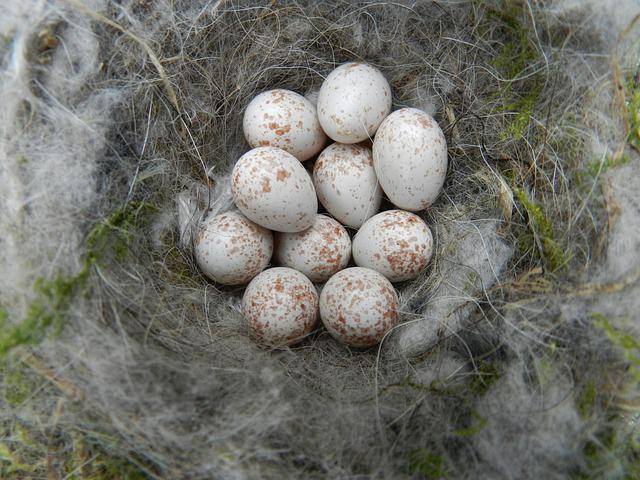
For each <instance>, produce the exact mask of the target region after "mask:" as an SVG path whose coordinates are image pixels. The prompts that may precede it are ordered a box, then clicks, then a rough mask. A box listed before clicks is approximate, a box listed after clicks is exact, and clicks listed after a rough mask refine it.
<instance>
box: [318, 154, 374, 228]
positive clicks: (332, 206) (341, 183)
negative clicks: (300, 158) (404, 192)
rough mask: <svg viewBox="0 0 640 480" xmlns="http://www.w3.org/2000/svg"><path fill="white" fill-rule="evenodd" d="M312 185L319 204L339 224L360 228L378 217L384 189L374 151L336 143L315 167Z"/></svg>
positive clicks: (321, 156) (322, 155)
mask: <svg viewBox="0 0 640 480" xmlns="http://www.w3.org/2000/svg"><path fill="white" fill-rule="evenodd" d="M313 184H314V186H315V188H316V193H317V194H318V198H319V199H320V203H322V205H324V208H326V209H327V211H328V212H329V213H330V214H331V215H332V216H333V217H334V218H335V219H336V220H338V221H339V222H340V223H342V224H344V225H347V226H349V227H353V228H358V227H360V225H362V224H363V223H364V222H365V220H367V218H369V217H372V216H373V215H375V214H376V212H377V211H378V209H379V208H380V202H381V201H382V189H381V188H380V185H379V184H378V179H377V177H376V173H375V171H374V169H373V157H372V155H371V149H369V148H368V147H365V146H364V145H360V144H358V145H346V144H344V143H334V144H332V145H329V146H328V147H327V148H325V149H324V150H323V151H322V153H321V154H320V155H319V156H318V159H317V160H316V163H315V165H314V166H313Z"/></svg>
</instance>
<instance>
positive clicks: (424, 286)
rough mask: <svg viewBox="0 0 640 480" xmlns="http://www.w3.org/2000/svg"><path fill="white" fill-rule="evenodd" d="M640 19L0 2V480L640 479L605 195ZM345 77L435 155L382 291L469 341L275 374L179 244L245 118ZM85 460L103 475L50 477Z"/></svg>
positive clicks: (335, 349) (186, 1)
mask: <svg viewBox="0 0 640 480" xmlns="http://www.w3.org/2000/svg"><path fill="white" fill-rule="evenodd" d="M603 4H606V5H603ZM612 11H613V12H614V13H613V14H610V12H612ZM639 11H640V7H638V4H637V2H634V1H633V0H626V1H619V2H615V1H611V2H599V1H596V0H594V1H577V0H564V1H563V0H553V1H551V0H550V1H534V0H513V1H506V0H505V1H502V0H477V1H467V0H455V1H453V0H438V1H435V0H434V1H429V0H420V1H416V2H403V1H400V2H358V3H351V2H346V1H332V2H304V1H296V2H286V3H282V4H280V3H278V2H261V3H260V4H258V5H256V4H251V3H250V2H236V1H223V0H218V1H213V0H196V1H191V0H156V1H148V0H120V1H116V0H50V1H45V0H24V1H12V0H4V1H2V0H0V54H1V57H0V98H1V101H0V136H1V137H0V226H1V230H0V231H1V232H2V234H1V235H0V273H1V275H0V308H1V309H0V322H1V323H2V325H0V329H1V332H0V353H1V354H2V370H1V372H2V375H3V377H4V380H3V388H2V397H0V408H1V411H2V413H1V414H0V419H1V425H2V429H3V431H4V434H5V435H4V440H3V441H2V444H1V445H2V450H0V452H1V454H0V462H2V463H1V464H0V468H2V469H3V470H0V472H1V473H2V475H5V476H6V477H7V478H27V477H29V476H30V475H33V476H34V478H35V477H36V476H37V475H40V477H38V478H41V477H42V476H44V475H50V476H49V478H71V477H69V475H79V478H84V477H82V476H81V475H82V472H83V471H86V470H87V469H89V468H90V467H91V462H96V461H97V460H96V459H101V460H100V461H101V462H103V466H101V467H100V468H101V469H102V470H100V471H102V474H104V477H103V478H125V477H127V476H131V478H134V477H133V476H132V475H134V474H133V473H131V472H132V471H135V472H136V473H135V475H142V476H143V477H149V478H166V479H210V478H216V479H217V478H220V479H244V478H249V479H253V478H256V479H257V478H274V479H280V478H354V479H355V478H362V479H364V478H393V479H396V478H444V477H446V478H469V479H475V478H505V479H516V478H536V479H537V478H545V479H555V478H569V477H574V478H603V477H607V478H636V477H632V476H633V475H639V471H640V470H639V467H638V455H639V452H638V450H637V432H636V431H635V430H634V429H635V428H636V427H635V425H636V424H637V413H636V412H637V411H638V390H637V380H638V378H640V374H638V364H637V353H638V351H637V350H634V348H636V349H637V345H638V344H637V342H636V343H635V344H634V337H633V336H634V335H637V334H638V331H639V330H640V327H638V322H637V320H638V313H637V312H638V309H637V308H636V306H638V305H637V304H638V300H637V298H639V297H640V295H638V292H637V288H636V287H637V280H638V278H639V277H638V275H637V272H638V271H640V270H639V269H640V259H638V249H637V247H638V241H637V240H633V239H637V238H638V235H636V233H637V231H638V230H637V228H636V229H635V230H633V229H632V230H629V229H628V228H630V227H633V226H634V225H635V226H636V227H637V224H638V222H639V219H638V217H637V216H636V215H635V214H634V213H633V212H637V199H636V200H635V203H634V201H633V199H632V198H631V200H629V202H627V203H625V202H624V198H625V197H624V195H623V194H624V191H625V188H624V186H625V185H626V184H625V183H624V182H626V181H630V180H629V179H633V178H635V179H637V178H638V177H639V173H640V171H639V169H638V167H637V165H638V155H637V150H636V149H634V146H633V142H632V141H631V140H630V139H632V138H634V137H633V132H632V131H630V130H629V128H630V126H629V123H630V121H631V124H632V125H633V122H632V120H633V119H632V120H629V118H631V117H629V116H628V112H627V107H628V106H629V105H630V100H628V98H631V96H632V95H633V91H632V90H633V88H636V89H637V92H636V95H638V98H639V99H640V87H638V85H637V83H638V81H640V80H636V83H635V84H634V81H633V78H634V72H635V71H636V70H635V69H636V68H637V64H638V32H639V29H638V25H637V24H638V21H637V18H636V19H635V20H634V15H637V14H638V13H639ZM354 60H355V61H366V62H369V63H371V64H373V65H375V66H376V67H378V68H379V69H380V70H381V71H382V72H383V73H384V74H385V76H386V77H387V78H388V80H389V82H390V84H391V86H392V89H393V93H394V108H401V107H404V106H412V107H417V108H421V109H424V110H425V111H427V112H429V113H430V114H432V115H434V116H435V118H436V119H437V120H438V122H439V123H440V125H441V126H442V128H443V130H444V132H445V135H446V137H447V142H448V147H449V171H448V176H447V180H446V184H445V187H444V191H443V193H442V194H441V196H440V197H439V199H438V201H437V202H436V204H435V205H433V206H432V207H431V208H429V209H428V210H427V211H425V212H422V213H421V215H422V216H423V217H424V218H425V220H426V221H427V222H428V223H429V224H430V225H432V227H433V231H434V233H435V240H436V255H435V257H434V259H433V261H432V264H431V265H430V267H429V269H428V270H427V272H425V273H424V274H423V275H422V276H421V277H420V278H418V279H417V280H415V281H413V282H408V283H405V284H399V285H397V287H398V291H399V294H400V298H401V304H402V311H401V317H402V318H401V319H402V321H403V322H406V323H405V325H420V322H427V321H431V320H430V318H429V316H428V313H429V310H430V305H431V304H430V302H432V301H433V296H434V295H437V292H443V291H444V292H447V293H446V295H447V296H448V298H449V299H451V298H454V299H457V297H459V300H460V303H456V302H454V303H455V307H452V308H456V309H457V308H458V306H460V305H462V304H463V303H464V305H465V309H464V315H462V314H460V313H459V312H458V313H456V315H455V318H456V322H457V323H456V324H455V327H454V326H453V324H449V327H448V329H447V331H446V334H443V335H441V336H439V337H438V339H437V342H436V343H435V344H434V345H433V346H429V348H426V349H425V350H426V351H424V352H421V354H420V355H419V356H408V355H406V352H404V351H403V350H402V349H401V348H400V347H399V346H398V345H399V344H398V342H396V341H395V340H396V339H395V337H396V336H397V335H398V334H401V333H402V331H403V328H404V327H403V326H399V327H397V328H396V329H395V330H394V331H393V332H391V334H390V335H389V336H388V337H387V338H385V340H384V342H383V343H382V345H381V346H380V348H373V349H370V350H367V351H359V350H353V349H349V348H347V347H345V346H342V345H340V344H338V343H337V342H335V341H334V340H333V339H331V338H330V337H329V335H328V334H327V333H326V331H324V330H323V329H322V328H321V327H319V328H318V329H317V331H316V332H314V333H313V335H311V336H310V337H309V338H307V339H305V340H304V341H303V342H302V343H300V344H299V345H297V346H295V347H292V348H287V349H283V350H276V351H267V350H264V349H261V348H259V347H258V346H256V345H255V344H254V343H252V342H251V340H250V339H249V338H248V336H247V332H246V329H245V326H244V324H243V320H242V318H241V315H240V312H239V302H240V299H241V296H242V289H240V288H227V287H220V286H218V285H214V284H213V283H211V282H209V281H208V280H207V279H206V278H204V277H203V275H202V274H201V273H200V272H199V270H198V268H197V266H196V264H195V262H194V259H193V255H192V251H191V238H192V235H191V232H192V231H193V229H195V228H197V226H198V221H199V220H200V219H201V218H202V216H203V215H204V214H205V213H206V212H207V211H209V212H217V211H223V210H225V209H228V208H230V207H231V202H230V196H229V190H228V185H227V180H228V175H229V172H230V169H231V168H232V166H233V164H234V162H235V161H236V160H237V159H238V158H239V156H240V155H241V154H242V153H244V152H245V151H246V150H247V149H248V145H247V144H246V142H245V140H244V138H243V134H242V114H243V111H244V108H245V107H246V105H247V104H248V102H249V101H250V100H251V98H252V97H253V96H255V95H256V94H257V93H259V92H262V91H264V90H268V89H272V88H288V89H291V90H294V91H297V92H299V93H301V94H304V95H307V96H309V98H314V95H316V94H317V90H318V88H319V87H320V85H321V83H322V80H323V78H324V76H326V75H327V74H328V72H330V71H331V70H332V69H333V68H335V67H336V66H337V65H339V64H341V63H344V62H347V61H354ZM629 79H630V80H629ZM634 85H635V86H634ZM638 105H640V100H638ZM638 125H640V121H638ZM637 134H638V136H639V137H640V132H638V133H637ZM636 148H638V147H637V146H636ZM618 169H626V170H624V172H625V173H624V174H621V175H617V176H616V174H615V172H616V171H617V170H618ZM619 171H622V170H619ZM612 172H614V173H612ZM616 178H617V180H616ZM616 182H617V183H616ZM616 185H617V186H621V187H620V189H618V190H616V188H617V187H616ZM635 185H638V182H637V181H636V183H635ZM618 191H621V192H622V193H620V195H621V196H616V195H617V194H616V192H618ZM635 191H636V192H637V190H635ZM614 197H615V198H614ZM616 199H617V200H616ZM634 205H636V206H634ZM388 207H389V205H386V207H385V208H388ZM634 208H635V209H636V210H633V209H634ZM616 209H617V210H616ZM626 212H631V213H626ZM624 215H626V216H624ZM617 218H624V219H625V221H624V222H623V223H624V226H625V228H627V230H626V232H627V233H626V234H624V235H626V236H623V237H615V238H623V243H620V245H624V248H620V249H618V250H616V252H617V253H616V254H615V255H613V254H612V253H611V252H612V250H611V248H610V245H613V244H615V245H617V243H615V241H617V240H615V238H614V235H617V234H620V235H623V234H622V233H619V232H620V230H616V228H618V227H617V226H616V225H617V224H616V221H615V220H616V219H617ZM456 225H463V226H464V225H466V226H471V227H469V228H471V229H475V230H474V231H478V232H481V234H480V239H481V240H480V241H479V243H483V242H482V236H485V235H489V233H486V234H485V233H484V232H493V233H491V234H492V235H495V236H496V237H495V238H493V237H492V239H487V244H489V243H491V242H493V243H495V242H497V241H499V242H500V245H504V246H505V247H504V248H503V249H502V251H503V252H508V255H506V254H504V255H503V257H504V258H502V259H501V263H500V266H501V268H498V267H496V266H495V265H494V264H492V259H491V258H488V259H487V261H486V262H475V263H473V262H471V263H468V264H467V263H465V264H464V265H462V267H465V265H466V266H467V269H468V270H469V273H468V275H461V274H460V273H459V271H458V273H456V274H454V275H449V274H448V272H450V270H451V268H453V267H452V265H454V264H456V261H455V260H454V259H453V254H452V253H451V252H453V251H456V245H457V242H462V241H463V239H461V238H456V235H448V236H446V235H445V233H446V232H450V231H452V230H451V229H452V228H453V227H455V226H456ZM478 225H480V226H481V228H477V227H476V226H478ZM483 225H484V226H485V227H486V225H495V226H496V227H495V228H493V230H491V229H489V228H485V227H482V226H483ZM465 228H466V227H465ZM620 228H622V227H620ZM442 232H445V233H442ZM616 232H618V233H616ZM629 232H632V233H629ZM633 232H635V233H633ZM614 240H615V241H614ZM612 242H613V243H612ZM625 242H626V243H625ZM633 242H635V243H633ZM616 248H617V247H616ZM478 249H479V250H481V248H480V247H478ZM462 250H464V251H465V252H468V251H469V250H471V252H473V248H469V245H468V244H467V245H466V246H465V247H464V249H462ZM614 257H615V258H614ZM612 258H613V259H614V260H615V262H617V263H616V265H622V266H623V267H624V268H626V270H625V271H624V272H622V271H619V270H615V268H614V266H613V264H611V263H609V262H610V261H613V260H612ZM496 261H497V260H496ZM458 263H459V262H458ZM476 263H480V264H483V265H484V264H486V265H488V266H485V268H491V269H492V270H491V277H492V278H493V280H492V285H491V286H490V287H489V286H487V285H485V284H484V282H480V283H481V284H478V283H477V282H476V279H477V278H481V279H482V278H486V276H485V275H484V273H482V272H475V273H474V271H473V269H471V268H469V267H468V265H475V264H476ZM454 266H455V265H454ZM616 268H617V267H616ZM634 275H635V276H634ZM466 277H468V278H469V282H470V283H471V284H475V287H474V288H470V289H466V287H465V285H461V284H458V283H459V282H460V281H461V280H460V279H461V278H463V279H464V278H466ZM450 278H454V279H456V280H455V284H453V285H447V287H446V288H443V287H442V285H443V283H446V281H447V279H450ZM634 289H635V290H634ZM434 292H435V293H434ZM609 295H614V296H615V297H610V296H609ZM632 299H633V301H632ZM627 307H628V308H627ZM438 312H439V313H440V312H441V310H438ZM443 315H444V314H443ZM447 319H448V317H447V318H439V319H438V321H441V322H443V323H444V324H445V325H447ZM634 319H635V322H634V321H633V320H634ZM634 355H636V356H635V357H634ZM634 359H636V360H634ZM634 362H635V363H634ZM16 372H21V373H20V375H21V377H20V378H22V379H23V380H24V382H26V383H27V386H26V387H24V386H23V385H21V384H19V383H16V380H15V378H16V375H17V373H16ZM22 388H26V389H27V391H26V392H23V390H20V389H22ZM20 392H23V393H24V394H20V395H18V393H20ZM634 422H635V423H634ZM16 432H22V433H16ZM25 432H30V433H25ZM634 435H635V438H636V440H634ZM78 438H82V441H83V442H84V444H85V445H88V447H85V448H88V449H89V451H91V452H93V453H92V454H91V455H89V454H87V455H85V456H84V457H82V462H80V463H76V464H73V465H72V468H69V461H68V458H70V456H72V455H74V454H75V453H76V451H77V449H78V448H79V447H77V445H78V443H77V442H78ZM634 441H636V443H635V444H634V443H633V442H634ZM634 445H635V446H634ZM105 456H106V458H117V459H122V461H123V462H124V463H123V464H119V465H129V466H127V467H126V472H129V473H126V472H125V471H124V470H113V468H115V467H107V466H104V462H106V460H104V458H105ZM52 459H53V460H52ZM130 465H134V467H135V468H134V469H133V470H131V467H130ZM118 468H120V467H118ZM121 468H122V469H124V468H125V467H124V466H123V467H121ZM52 472H53V473H52ZM109 472H110V473H109ZM123 472H125V473H123ZM87 478H89V477H87ZM90 478H94V477H90ZM135 478H139V477H135Z"/></svg>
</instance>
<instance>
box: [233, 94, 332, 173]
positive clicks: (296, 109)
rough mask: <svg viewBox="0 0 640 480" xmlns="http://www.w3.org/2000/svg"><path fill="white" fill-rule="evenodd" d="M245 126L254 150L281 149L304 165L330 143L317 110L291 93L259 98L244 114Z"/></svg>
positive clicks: (245, 133) (248, 139)
mask: <svg viewBox="0 0 640 480" xmlns="http://www.w3.org/2000/svg"><path fill="white" fill-rule="evenodd" d="M242 126H243V129H244V137H245V138H246V139H247V142H248V143H249V145H251V147H253V148H255V147H265V146H272V147H278V148H281V149H283V150H285V151H287V152H289V153H290V154H292V155H293V156H294V157H296V158H297V159H298V160H300V161H301V162H303V161H305V160H307V159H309V158H311V157H312V156H314V155H316V154H317V153H318V152H319V151H320V150H322V147H323V146H324V144H325V143H326V141H327V137H326V135H325V134H324V131H323V130H322V127H321V126H320V122H319V121H318V117H317V115H316V107H315V106H314V105H313V103H311V102H310V101H309V100H307V99H306V98H304V97H303V96H302V95H298V94H297V93H295V92H292V91H291V90H282V89H277V90H269V91H268V92H263V93H261V94H260V95H258V96H256V97H255V98H254V99H253V100H251V103H249V105H248V106H247V109H246V110H245V112H244V119H243V122H242Z"/></svg>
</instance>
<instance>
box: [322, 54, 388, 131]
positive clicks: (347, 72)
mask: <svg viewBox="0 0 640 480" xmlns="http://www.w3.org/2000/svg"><path fill="white" fill-rule="evenodd" d="M390 111H391V87H390V86H389V82H387V79H386V78H384V76H383V75H382V73H381V72H380V71H379V70H378V69H377V68H375V67H372V66H371V65H367V64H366V63H345V64H344V65H340V66H339V67H338V68H336V69H335V70H333V71H332V72H331V73H330V74H329V75H328V76H327V78H326V79H325V80H324V82H323V83H322V86H321V87H320V93H319V94H318V119H319V120H320V125H322V128H323V130H324V131H325V133H326V134H327V135H329V137H331V138H332V139H333V140H335V141H336V142H341V143H357V142H361V141H363V140H365V139H367V138H371V137H373V135H374V134H375V133H376V130H377V129H378V127H379V126H380V122H382V120H383V119H384V118H385V117H386V116H387V115H389V112H390Z"/></svg>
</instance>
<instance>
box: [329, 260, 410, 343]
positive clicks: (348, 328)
mask: <svg viewBox="0 0 640 480" xmlns="http://www.w3.org/2000/svg"><path fill="white" fill-rule="evenodd" d="M320 318H321V319H322V323H323V324H324V326H325V327H326V329H327V330H328V331H329V333H330V334H331V335H332V336H333V337H335V338H336V339H337V340H338V341H340V342H342V343H344V344H346V345H350V346H352V347H370V346H372V345H375V344H377V343H379V342H380V341H381V340H382V338H383V337H384V335H385V333H387V332H388V331H389V330H390V329H391V328H392V327H393V326H394V325H396V323H397V321H398V295H397V294H396V291H395V290H394V288H393V285H391V283H390V282H389V280H387V279H386V278H385V277H384V276H382V275H381V274H379V273H378V272H376V271H375V270H370V269H368V268H361V267H353V268H347V269H345V270H341V271H339V272H338V273H336V274H335V275H334V276H333V277H331V278H330V279H329V281H328V282H327V283H326V284H325V286H324V288H323V289H322V293H321V294H320Z"/></svg>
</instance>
